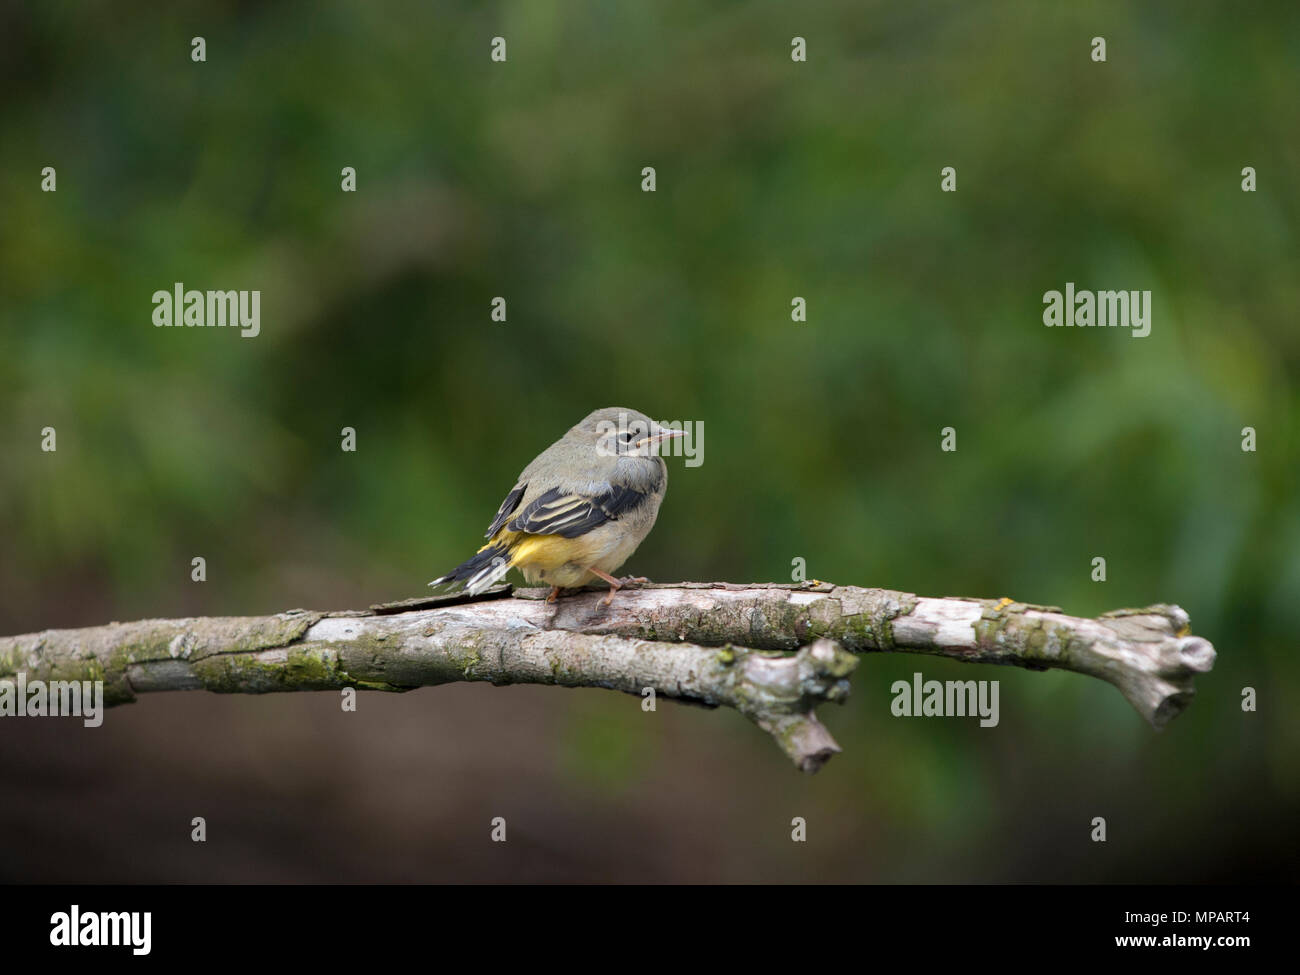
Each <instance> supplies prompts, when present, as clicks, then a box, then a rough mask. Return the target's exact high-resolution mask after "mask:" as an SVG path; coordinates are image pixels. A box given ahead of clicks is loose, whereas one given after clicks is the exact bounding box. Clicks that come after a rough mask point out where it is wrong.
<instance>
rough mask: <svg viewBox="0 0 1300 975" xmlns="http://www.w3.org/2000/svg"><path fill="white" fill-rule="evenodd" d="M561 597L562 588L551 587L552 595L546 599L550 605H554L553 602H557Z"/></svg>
mask: <svg viewBox="0 0 1300 975" xmlns="http://www.w3.org/2000/svg"><path fill="white" fill-rule="evenodd" d="M559 597H560V587H559V586H551V592H550V595H548V596H547V597H546V601H547V602H548V603H553V602H555V600H557V599H558V598H559Z"/></svg>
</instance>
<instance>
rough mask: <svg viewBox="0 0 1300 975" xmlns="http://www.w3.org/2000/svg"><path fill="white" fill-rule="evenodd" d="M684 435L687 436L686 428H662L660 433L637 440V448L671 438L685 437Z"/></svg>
mask: <svg viewBox="0 0 1300 975" xmlns="http://www.w3.org/2000/svg"><path fill="white" fill-rule="evenodd" d="M684 436H686V431H685V430H660V431H659V432H658V433H652V434H651V435H650V436H648V437H642V438H641V439H640V440H638V441H637V442H636V445H637V449H640V448H641V447H646V446H652V445H656V444H661V443H663V442H664V441H665V440H671V439H673V438H674V437H684Z"/></svg>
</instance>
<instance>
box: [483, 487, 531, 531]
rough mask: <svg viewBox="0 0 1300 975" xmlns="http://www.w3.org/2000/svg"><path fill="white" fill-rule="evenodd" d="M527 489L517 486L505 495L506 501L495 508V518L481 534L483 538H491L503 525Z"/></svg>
mask: <svg viewBox="0 0 1300 975" xmlns="http://www.w3.org/2000/svg"><path fill="white" fill-rule="evenodd" d="M527 489H528V485H527V484H517V485H515V488H514V490H513V491H511V492H510V493H509V494H507V495H506V499H505V500H504V501H502V502H501V507H499V508H497V516H496V517H495V518H493V519H492V524H491V525H490V526H489V527H488V530H487V531H486V532H484V533H483V537H484V538H491V537H492V536H493V535H495V534H496V533H497V531H498V530H499V529H500V528H501V526H502V525H504V524H505V523H506V521H507V519H509V517H510V516H511V515H513V514H514V513H515V509H516V508H518V507H519V502H520V500H521V499H522V498H523V496H524V491H526V490H527Z"/></svg>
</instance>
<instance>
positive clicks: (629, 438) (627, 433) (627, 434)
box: [618, 430, 635, 443]
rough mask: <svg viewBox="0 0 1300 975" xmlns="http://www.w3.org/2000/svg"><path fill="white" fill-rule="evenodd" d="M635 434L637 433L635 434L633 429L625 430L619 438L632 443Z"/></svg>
mask: <svg viewBox="0 0 1300 975" xmlns="http://www.w3.org/2000/svg"><path fill="white" fill-rule="evenodd" d="M634 436H635V434H633V433H632V431H631V430H624V431H623V432H622V433H620V434H619V435H618V439H619V440H622V441H623V442H624V443H631V442H632V438H633V437H634Z"/></svg>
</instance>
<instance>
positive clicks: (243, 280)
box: [0, 0, 1300, 882]
mask: <svg viewBox="0 0 1300 975" xmlns="http://www.w3.org/2000/svg"><path fill="white" fill-rule="evenodd" d="M196 35H201V36H203V37H204V38H205V40H206V44H207V61H206V63H202V64H195V63H193V62H192V61H191V60H190V38H191V37H193V36H196ZM497 35H500V36H503V37H505V39H506V42H507V45H508V47H507V52H508V60H507V61H506V62H505V63H494V62H493V61H491V60H490V58H489V43H490V39H491V38H492V37H493V36H497ZM796 35H797V36H802V37H804V38H806V39H807V46H808V61H807V63H802V64H799V63H793V62H792V61H791V58H790V43H791V38H792V37H794V36H796ZM1097 35H1100V36H1104V37H1105V38H1106V40H1107V46H1108V49H1107V54H1108V60H1107V61H1106V63H1104V64H1098V63H1094V62H1093V61H1092V60H1091V58H1090V50H1091V44H1090V41H1091V38H1092V37H1094V36H1097ZM0 77H2V86H3V88H2V91H3V107H2V109H0V208H2V209H0V330H2V331H0V334H2V335H3V353H4V354H3V356H0V411H2V415H3V419H4V423H3V425H0V456H2V457H3V462H2V463H0V632H3V633H21V632H27V631H32V630H39V629H43V628H46V627H55V626H61V627H67V626H82V625H91V624H96V623H102V622H106V621H109V620H126V619H133V618H138V617H148V616H178V615H193V614H255V613H268V612H275V611H278V610H281V609H286V608H289V607H295V606H307V607H312V608H320V609H339V608H350V607H364V606H365V605H367V604H369V603H372V602H378V601H384V600H390V599H399V598H403V597H407V596H412V595H419V594H421V593H422V592H423V591H424V583H425V582H426V581H427V580H428V579H430V578H433V577H434V576H435V575H438V574H439V573H441V572H443V571H446V570H447V569H448V568H450V567H451V566H453V565H454V564H456V562H458V561H459V560H460V559H462V558H463V557H465V556H467V555H468V554H469V553H471V552H472V551H473V550H474V549H475V548H476V547H477V545H478V544H479V538H480V535H481V533H482V531H483V529H484V528H485V527H486V524H487V522H488V521H489V520H490V519H491V516H492V514H493V512H494V511H495V509H496V506H497V504H498V502H499V501H500V499H501V497H502V496H503V495H504V493H505V492H506V491H507V490H508V489H509V487H510V486H511V485H512V484H513V478H514V476H515V474H516V473H517V472H518V471H519V469H520V468H521V467H523V465H524V464H525V463H527V462H528V461H529V460H530V459H531V458H532V457H533V456H534V455H535V454H536V453H537V452H538V451H539V450H540V449H542V448H543V447H545V446H546V445H548V444H549V443H551V442H552V441H553V440H554V439H555V438H556V437H558V436H559V435H560V434H561V433H563V431H564V430H565V429H567V428H568V427H569V426H570V425H572V424H573V423H575V422H576V421H577V420H578V419H580V418H581V417H582V416H583V415H584V414H586V413H587V412H588V411H590V410H591V409H594V408H596V407H600V406H609V405H621V406H629V407H633V408H635V409H639V410H642V411H644V412H646V413H649V414H651V415H652V416H654V417H656V418H659V419H665V420H690V421H696V422H702V423H703V425H704V429H705V439H704V455H703V456H704V463H703V465H702V466H700V467H698V468H686V467H684V466H683V464H682V462H681V460H675V461H670V489H669V491H668V495H667V499H666V501H665V503H664V506H663V509H662V511H661V513H660V516H659V522H658V526H657V528H656V530H655V532H654V533H652V535H651V536H650V538H649V539H648V540H647V541H646V543H645V544H644V545H643V546H642V547H641V549H640V551H639V552H638V553H637V554H636V556H635V557H634V558H633V560H632V562H630V563H629V564H628V566H627V571H631V572H635V573H641V574H645V575H648V576H650V577H652V578H654V579H656V580H659V581H669V580H677V579H695V580H729V581H762V580H775V581H789V579H790V571H791V560H792V559H794V558H796V557H800V558H804V559H806V560H807V566H808V574H809V576H810V577H816V578H819V579H827V580H833V581H835V582H839V583H846V584H858V585H867V586H882V587H888V588H894V589H903V590H908V591H913V592H917V593H922V594H926V595H971V596H1002V595H1007V596H1013V597H1015V598H1016V599H1020V600H1026V601H1032V602H1041V603H1050V604H1055V605H1059V606H1062V607H1064V608H1065V609H1066V610H1067V611H1069V612H1071V613H1074V614H1077V615H1093V614H1095V613H1098V612H1102V611H1105V610H1109V609H1114V608H1118V607H1123V606H1133V605H1147V604H1149V603H1153V602H1159V601H1168V602H1176V603H1178V604H1180V605H1182V606H1183V607H1184V608H1185V609H1187V610H1188V612H1189V613H1190V614H1191V618H1192V626H1193V630H1194V632H1196V633H1198V634H1200V635H1203V636H1206V637H1207V638H1209V639H1210V640H1211V641H1212V642H1213V643H1214V645H1215V646H1216V648H1217V649H1218V652H1219V658H1218V662H1217V664H1216V666H1215V668H1214V670H1213V672H1212V673H1211V674H1209V675H1206V676H1204V677H1202V678H1200V679H1199V680H1198V682H1197V686H1198V696H1197V698H1196V700H1195V702H1194V704H1193V705H1192V707H1191V708H1190V710H1189V711H1188V712H1187V713H1186V714H1184V715H1183V716H1181V717H1179V718H1178V719H1177V720H1176V721H1175V722H1174V723H1173V724H1172V725H1171V726H1170V727H1169V728H1168V729H1167V730H1166V731H1165V732H1163V733H1161V734H1156V733H1154V732H1152V731H1151V730H1150V729H1149V728H1148V727H1146V726H1145V725H1144V724H1142V722H1141V720H1140V719H1139V718H1138V716H1137V715H1136V713H1135V712H1134V711H1133V710H1132V709H1131V708H1130V707H1129V706H1128V705H1127V704H1126V703H1125V702H1124V701H1123V699H1122V698H1121V697H1120V695H1119V694H1118V692H1117V691H1115V690H1114V689H1113V688H1112V687H1110V686H1109V685H1106V684H1104V683H1101V682H1099V681H1095V680H1090V679H1087V678H1083V677H1079V676H1075V675H1070V674H1058V673H1029V672H1023V671H1019V670H1012V669H1006V670H1001V669H999V670H988V669H978V670H976V669H973V668H972V667H970V666H963V665H961V664H958V663H954V662H951V661H945V660H939V659H932V658H928V657H906V656H888V657H887V656H872V657H868V658H866V659H864V660H863V662H862V665H861V667H860V668H859V670H858V673H857V675H856V677H855V680H854V695H853V697H852V698H851V699H850V701H849V703H848V704H847V705H846V706H845V707H843V708H835V709H826V713H825V714H824V715H823V719H824V720H825V721H826V723H827V724H828V725H829V726H830V728H831V730H832V732H833V733H834V734H835V735H836V737H837V738H838V740H839V741H840V743H841V745H842V746H843V747H844V749H845V753H844V754H843V755H841V756H839V757H837V758H836V759H835V760H834V761H833V762H832V763H831V764H830V765H829V766H827V768H826V769H825V770H824V771H823V772H822V773H820V774H819V775H818V776H816V777H813V778H805V777H801V776H800V775H799V774H798V773H796V772H795V771H793V770H792V769H791V768H790V767H789V766H788V764H787V762H786V760H785V758H784V757H783V756H782V755H781V754H780V752H779V751H778V750H777V749H776V748H774V747H773V745H772V743H771V741H770V740H769V739H768V738H767V737H766V736H765V735H763V734H762V733H761V732H759V731H758V730H757V729H755V728H753V727H751V726H749V725H748V724H747V722H745V721H744V720H743V719H742V718H740V717H739V716H738V715H736V714H735V713H733V712H729V711H727V712H713V713H710V712H705V711H701V710H698V709H693V708H685V707H679V706H676V705H672V704H667V705H664V706H661V707H660V709H659V711H658V712H657V713H655V714H653V715H647V714H645V713H643V712H642V711H641V709H640V707H639V702H638V701H637V700H636V699H634V698H630V697H625V696H622V695H616V694H611V693H608V692H604V691H598V690H581V691H570V690H559V689H553V688H536V687H511V688H492V687H489V686H480V685H455V686H448V687H443V688H436V689H424V690H419V691H415V692H412V693H409V694H406V695H400V696H388V695H366V696H363V697H362V699H361V709H360V712H359V713H358V714H356V715H341V714H340V712H339V710H338V703H337V697H336V696H335V695H332V694H319V695H285V696H268V697H264V698H235V697H231V698H224V697H217V696H212V695H205V694H173V695H166V696H149V697H145V698H143V699H142V700H141V701H140V702H139V703H137V704H134V705H131V706H130V707H127V708H122V709H119V710H115V711H113V712H110V713H109V714H108V716H107V718H106V720H105V724H104V726H103V727H102V728H101V729H99V730H98V731H96V732H94V733H86V732H84V731H83V730H82V729H81V728H80V727H79V726H76V725H73V724H72V723H69V722H36V721H28V722H17V721H14V722H6V723H5V724H4V726H3V727H2V728H0V796H3V801H0V830H4V831H5V832H4V835H6V836H10V837H21V838H23V839H24V840H25V842H19V843H15V844H11V845H10V850H11V853H10V854H9V855H7V856H6V858H5V859H4V861H3V864H4V865H3V866H2V867H0V871H3V872H4V874H3V875H4V876H5V877H6V878H7V879H22V880H35V879H40V880H326V881H328V880H342V881H355V880H444V879H451V880H475V879H484V880H509V879H519V880H547V879H551V880H636V879H640V880H655V881H657V880H673V879H684V880H721V881H731V880H792V881H803V880H832V881H842V880H868V881H962V882H970V881H1003V880H1033V881H1103V880H1118V881H1195V880H1221V881H1222V880H1242V879H1259V878H1272V879H1282V878H1286V879H1294V877H1295V859H1294V854H1295V843H1294V839H1293V830H1294V825H1295V822H1296V814H1297V812H1298V811H1300V758H1298V756H1300V721H1297V719H1296V717H1295V712H1294V707H1295V702H1296V699H1297V693H1298V692H1300V663H1298V662H1297V640H1296V634H1297V632H1300V556H1298V555H1297V553H1298V552H1300V503H1297V498H1296V490H1295V484H1296V474H1297V456H1298V454H1300V452H1298V450H1297V448H1298V447H1300V444H1298V442H1297V439H1298V433H1300V429H1298V426H1300V424H1298V421H1300V397H1298V395H1297V373H1298V370H1300V327H1297V324H1298V323H1297V313H1296V308H1297V306H1298V305H1300V274H1298V273H1297V270H1298V269H1300V237H1298V231H1300V193H1297V183H1296V172H1297V170H1298V168H1300V128H1298V127H1297V126H1296V124H1295V123H1296V119H1297V117H1300V116H1298V115H1297V101H1298V98H1297V92H1298V91H1300V9H1298V8H1297V6H1296V5H1295V4H1294V3H1282V2H1279V3H1273V4H1252V5H1249V6H1248V7H1245V8H1243V7H1242V6H1241V5H1236V4H1228V3H1220V4H1195V5H1189V4H1185V3H1175V2H1164V3H1144V4H1140V5H1139V4H1131V3H1121V2H1094V3H1075V4H1058V3H1048V2H1042V3H1030V2H956V0H953V2H929V3H915V4H891V3H884V2H848V0H841V2H811V3H804V4H799V5H789V4H781V3H776V2H737V3H722V4H719V3H704V2H669V3H614V2H570V3H564V2H547V0H517V2H506V3H490V4H477V3H390V2H375V3H342V2H310V3H309V2H298V3H290V2H284V3H207V2H205V3H198V2H191V3H184V2H182V3H176V4H168V5H161V4H147V3H123V2H115V3H108V2H99V3H50V4H39V3H28V4H11V5H6V6H5V7H4V8H2V9H0ZM44 166H54V167H56V169H57V179H58V190H57V192H56V193H42V192H40V191H39V184H40V173H41V169H42V167H44ZM344 166H353V167H355V168H356V170H357V174H358V176H357V185H358V190H357V192H356V193H343V192H341V191H340V170H341V169H342V168H343V167H344ZM644 166H654V167H655V168H656V170H657V177H658V189H657V192H655V193H643V192H641V189H640V181H641V169H642V167H644ZM944 166H954V167H956V170H957V179H958V190H957V192H956V193H941V192H940V191H939V182H940V170H941V169H942V168H943V167H944ZM1244 166H1253V167H1254V168H1255V169H1256V171H1257V173H1258V190H1257V192H1254V193H1244V192H1242V190H1241V185H1240V184H1241V169H1242V167H1244ZM175 281H182V282H184V283H185V285H186V286H187V287H192V288H198V289H207V288H219V289H227V288H234V289H260V290H261V292H262V323H261V329H262V334H261V335H260V336H259V337H257V338H253V339H245V338H240V337H239V336H238V334H237V333H236V332H235V331H234V330H226V329H222V330H218V329H210V330H193V329H156V328H154V327H153V325H152V324H151V321H150V315H151V312H152V305H151V295H152V294H153V292H154V291H156V290H158V289H170V288H171V286H172V284H173V282H175ZM1067 281H1073V282H1075V283H1076V285H1077V287H1079V288H1081V289H1082V288H1088V289H1093V290H1100V289H1150V290H1151V291H1152V294H1153V306H1154V313H1153V325H1152V331H1151V335H1150V336H1149V337H1148V338H1145V339H1134V338H1132V337H1130V336H1129V335H1128V334H1127V332H1126V331H1124V330H1118V329H1116V330H1108V331H1102V330H1096V329H1093V330H1066V329H1048V328H1044V327H1043V325H1042V319H1041V316H1042V308H1043V304H1042V295H1043V293H1044V292H1045V291H1047V290H1049V289H1061V288H1063V287H1064V285H1065V282H1067ZM498 295H500V296H504V297H505V298H506V299H507V301H508V309H509V311H508V321H507V322H506V323H504V324H501V323H494V322H492V321H490V319H489V310H490V302H491V300H492V298H493V297H495V296H498ZM796 295H798V296H802V297H804V298H806V299H807V302H808V322H807V323H806V324H796V323H793V322H792V321H791V320H790V302H791V299H792V297H794V296H796ZM46 426H53V427H55V428H56V429H57V431H58V450H57V452H56V453H54V454H50V453H44V452H42V451H41V450H40V449H39V446H40V431H41V429H42V428H43V427H46ZM344 426H353V427H355V428H356V430H357V433H358V450H357V452H356V453H344V452H342V451H341V450H340V449H339V440H340V430H341V428H342V427H344ZM945 426H953V427H955V428H956V430H957V435H958V450H957V452H956V453H943V452H941V451H940V449H939V440H940V430H941V428H943V427H945ZM1245 426H1253V427H1255V428H1256V430H1257V431H1258V445H1259V449H1258V451H1257V452H1255V453H1244V452H1243V451H1242V450H1241V429H1242V428H1243V427H1245ZM196 555H202V556H203V557H205V558H206V559H207V563H208V581H207V582H206V583H203V584H197V583H193V582H191V581H190V559H191V558H193V557H194V556H196ZM1098 555H1101V556H1104V557H1105V558H1106V559H1107V561H1108V581H1106V582H1105V583H1095V582H1093V581H1091V577H1090V573H1091V560H1092V559H1093V558H1094V557H1095V556H1098ZM918 670H919V671H922V672H923V673H924V674H925V676H926V677H927V678H935V679H940V680H943V679H953V678H970V677H975V678H981V679H992V678H996V679H1000V680H1001V681H1002V694H1001V708H1002V720H1001V724H1000V725H999V726H998V727H997V728H995V729H980V728H979V727H978V726H977V724H976V723H975V722H973V721H969V720H961V719H954V720H950V721H943V720H927V721H921V720H906V719H898V718H894V717H892V716H891V714H890V710H889V702H890V699H891V698H890V694H889V685H890V683H891V682H892V681H894V680H896V679H898V678H900V677H903V678H908V677H910V675H911V674H912V673H913V672H914V671H918ZM1246 686H1251V687H1255V688H1256V689H1257V690H1258V693H1259V710H1258V712H1257V713H1253V714H1243V713H1242V711H1241V708H1240V698H1241V692H1242V688H1243V687H1246ZM195 815H204V816H206V817H208V821H209V842H208V843H207V844H205V845H204V846H202V847H200V846H196V845H195V844H192V843H190V842H189V828H190V827H189V821H190V818H191V817H192V816H195ZM497 815H503V816H506V817H507V821H508V822H509V823H510V828H511V833H510V842H509V843H508V844H506V845H505V846H501V845H500V844H492V843H489V842H488V841H487V840H488V829H489V827H488V820H489V819H490V818H491V817H492V816H497ZM794 816H802V817H804V818H805V819H806V820H807V821H808V823H809V827H808V829H809V832H808V835H809V841H808V842H807V843H806V844H795V843H791V842H790V839H789V832H790V820H791V818H792V817H794ZM1094 816H1105V817H1106V818H1107V821H1108V823H1109V836H1110V839H1109V842H1107V843H1106V844H1104V845H1099V844H1095V843H1092V842H1090V840H1089V824H1090V821H1091V819H1092V817H1094Z"/></svg>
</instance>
